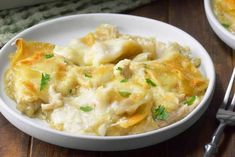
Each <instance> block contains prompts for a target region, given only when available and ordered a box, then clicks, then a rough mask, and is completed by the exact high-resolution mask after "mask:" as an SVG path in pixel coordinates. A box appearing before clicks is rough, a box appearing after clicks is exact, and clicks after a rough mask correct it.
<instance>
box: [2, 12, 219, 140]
mask: <svg viewBox="0 0 235 157" xmlns="http://www.w3.org/2000/svg"><path fill="white" fill-rule="evenodd" d="M89 16H117V17H120V16H121V17H126V18H135V19H137V20H143V21H147V22H158V23H161V24H163V25H167V26H168V27H171V28H172V29H175V30H176V31H177V32H179V33H183V34H185V35H186V36H187V38H191V39H192V41H193V42H196V43H197V44H198V46H197V47H199V48H200V49H201V50H202V51H203V52H202V53H205V55H206V57H207V59H208V61H207V63H206V64H207V65H208V66H209V67H210V70H211V73H212V75H211V79H210V80H209V84H208V88H207V90H206V92H205V95H204V97H203V99H202V100H201V102H200V103H199V104H198V105H197V106H196V108H194V109H193V111H192V112H190V113H189V114H188V115H187V116H185V117H184V118H183V119H181V120H179V121H177V122H175V123H172V124H170V125H168V126H165V127H163V128H159V129H156V130H152V131H148V132H144V133H139V134H132V135H124V136H94V135H79V134H73V133H67V132H62V131H58V130H55V129H52V128H49V127H41V126H39V125H38V124H35V123H33V122H32V121H30V120H27V119H26V118H24V117H22V115H21V114H16V113H15V111H13V110H12V109H11V108H10V107H8V106H7V104H6V103H5V102H4V100H3V99H2V97H0V104H2V105H1V106H2V107H3V108H4V109H5V110H6V111H7V112H8V113H10V114H11V115H14V116H15V117H16V118H17V119H19V120H20V121H22V122H23V123H25V124H28V125H29V126H30V127H34V128H36V129H37V130H41V131H45V132H48V133H51V134H55V135H57V136H66V137H69V138H77V139H79V138H80V139H90V140H125V139H133V138H141V137H146V136H151V135H153V134H157V133H160V132H164V131H167V130H169V129H173V128H175V127H178V126H180V125H182V124H184V123H186V122H187V121H188V120H190V119H191V118H192V117H193V115H195V114H196V113H197V112H199V111H200V109H201V108H202V107H203V106H204V105H205V103H206V102H207V100H208V99H209V98H210V97H211V95H212V94H213V91H214V86H215V77H216V75H215V68H214V64H213V62H212V59H211V58H210V56H209V54H208V52H207V51H206V50H205V48H204V47H203V46H202V45H201V44H200V43H199V42H198V41H197V40H196V39H195V38H194V37H192V36H191V35H189V34H188V33H186V32H185V31H183V30H181V29H179V28H177V27H175V26H173V25H170V24H168V23H165V22H162V21H158V20H155V19H150V18H146V17H140V16H134V15H125V14H115V13H91V14H78V15H69V16H63V17H59V18H55V19H51V20H48V21H44V22H42V23H39V24H36V25H34V26H32V27H30V28H27V29H25V30H23V31H22V32H20V33H19V34H17V35H16V36H14V37H13V38H12V39H11V40H9V41H8V42H7V43H6V44H5V45H4V46H3V47H2V49H1V50H0V57H1V54H2V53H3V51H4V50H5V49H6V48H7V47H9V46H11V44H12V43H13V42H14V41H15V40H16V39H17V38H19V37H20V36H22V35H24V34H27V33H28V32H31V31H33V30H34V29H36V28H40V27H41V26H44V25H48V24H51V23H54V22H57V21H63V20H72V19H77V18H79V17H89ZM1 106H0V107H1ZM0 109H1V108H0ZM3 115H4V114H3Z"/></svg>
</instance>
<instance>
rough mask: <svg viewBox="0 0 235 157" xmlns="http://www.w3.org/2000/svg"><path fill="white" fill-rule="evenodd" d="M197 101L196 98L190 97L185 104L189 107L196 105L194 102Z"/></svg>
mask: <svg viewBox="0 0 235 157" xmlns="http://www.w3.org/2000/svg"><path fill="white" fill-rule="evenodd" d="M195 100H196V96H195V95H194V96H191V97H188V98H187V99H186V100H185V101H184V104H187V105H188V106H190V105H192V104H193V103H194V101H195Z"/></svg>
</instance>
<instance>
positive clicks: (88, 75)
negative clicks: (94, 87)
mask: <svg viewBox="0 0 235 157" xmlns="http://www.w3.org/2000/svg"><path fill="white" fill-rule="evenodd" d="M84 76H85V77H88V78H92V76H91V74H88V73H85V74H84Z"/></svg>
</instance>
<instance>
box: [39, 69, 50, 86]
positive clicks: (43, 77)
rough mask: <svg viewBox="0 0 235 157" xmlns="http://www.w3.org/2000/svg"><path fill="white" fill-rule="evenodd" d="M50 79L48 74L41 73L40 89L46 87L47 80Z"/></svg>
mask: <svg viewBox="0 0 235 157" xmlns="http://www.w3.org/2000/svg"><path fill="white" fill-rule="evenodd" d="M50 79H51V78H50V75H49V74H47V73H45V74H44V73H42V77H41V82H40V90H43V89H44V88H45V87H46V85H47V83H48V81H50Z"/></svg>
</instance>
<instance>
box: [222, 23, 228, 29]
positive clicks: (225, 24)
mask: <svg viewBox="0 0 235 157" xmlns="http://www.w3.org/2000/svg"><path fill="white" fill-rule="evenodd" d="M222 25H223V26H224V27H225V28H229V27H230V25H229V24H227V23H222Z"/></svg>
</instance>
